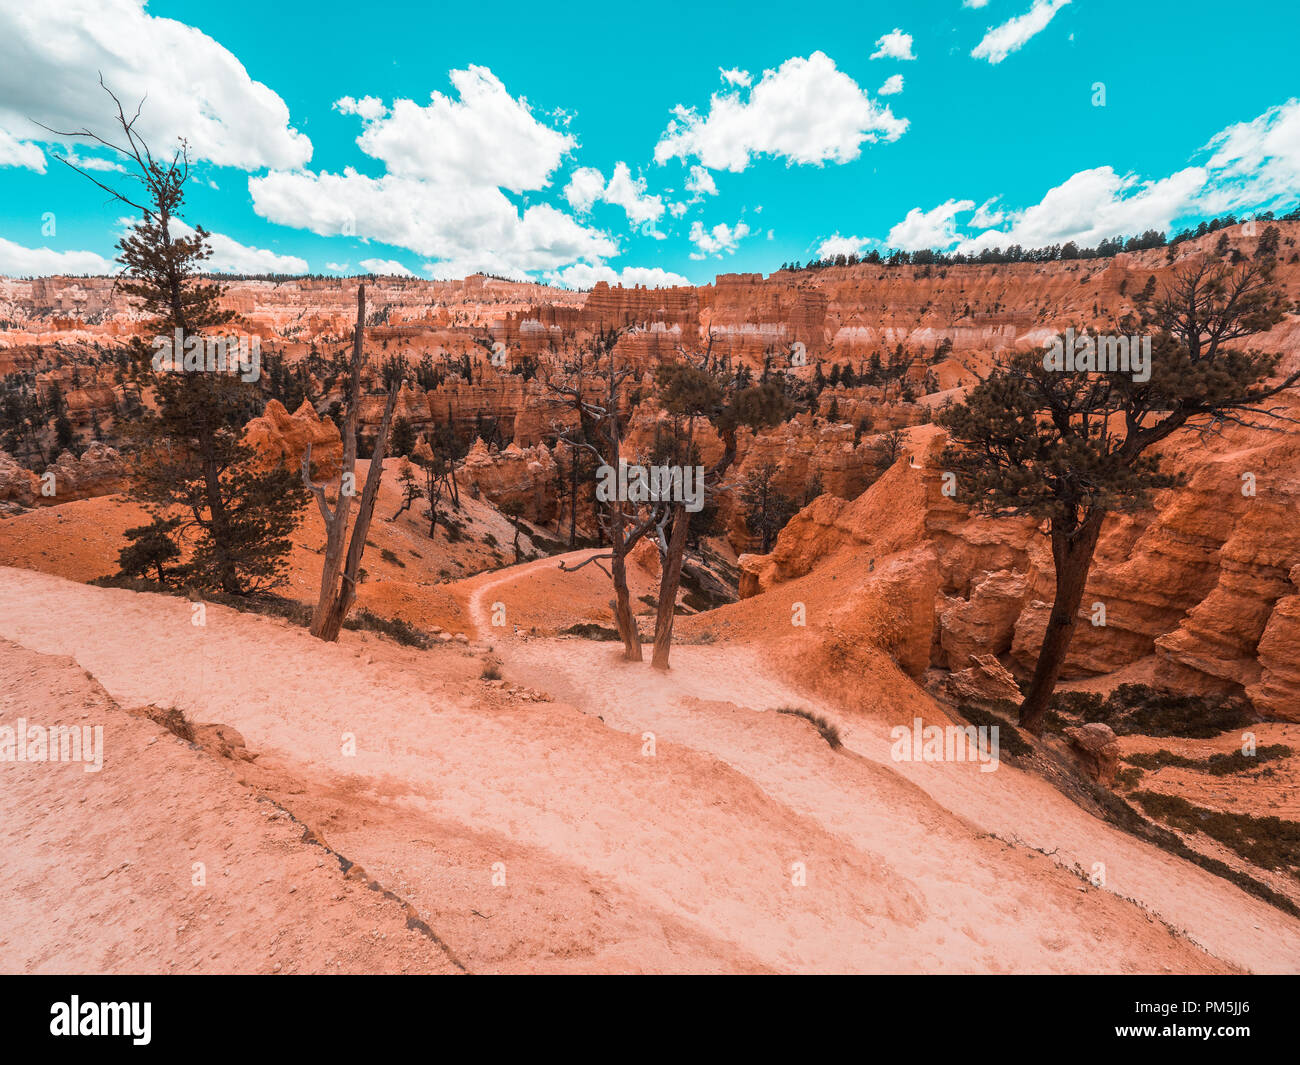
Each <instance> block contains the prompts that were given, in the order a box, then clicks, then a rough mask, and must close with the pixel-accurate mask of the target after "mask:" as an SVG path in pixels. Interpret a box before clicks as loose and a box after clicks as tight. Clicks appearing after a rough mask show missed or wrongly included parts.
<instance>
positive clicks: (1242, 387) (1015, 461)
mask: <svg viewBox="0 0 1300 1065" xmlns="http://www.w3.org/2000/svg"><path fill="white" fill-rule="evenodd" d="M1284 307H1285V300H1284V298H1283V296H1282V293H1281V292H1280V291H1279V289H1278V288H1276V287H1275V286H1274V284H1273V283H1272V275H1271V269H1270V266H1269V264H1268V263H1251V264H1249V265H1246V266H1244V267H1242V268H1239V269H1236V270H1234V269H1231V268H1229V267H1228V266H1226V265H1224V264H1222V263H1219V262H1217V261H1215V260H1213V259H1212V258H1210V259H1204V260H1202V261H1200V262H1198V263H1195V264H1193V265H1191V266H1189V267H1186V268H1184V269H1183V270H1181V271H1179V272H1178V273H1177V274H1176V275H1175V277H1174V279H1173V282H1172V284H1171V285H1170V286H1169V287H1168V288H1167V289H1166V290H1165V291H1164V292H1163V293H1162V295H1161V296H1160V298H1159V299H1157V300H1156V301H1154V302H1153V304H1152V305H1151V306H1149V307H1147V308H1145V309H1144V312H1143V317H1144V323H1145V325H1146V326H1147V328H1148V329H1149V330H1150V331H1151V333H1152V342H1151V365H1150V379H1149V380H1147V381H1136V380H1134V376H1135V375H1134V374H1133V373H1132V372H1131V371H1129V372H1126V371H1124V370H1122V369H1120V370H1116V371H1113V372H1112V371H1104V372H1085V371H1080V370H1074V371H1071V370H1057V369H1048V368H1046V367H1045V365H1044V356H1043V352H1042V351H1041V350H1040V351H1037V352H1023V353H1020V354H1018V355H1016V356H1015V357H1013V359H1012V360H1011V362H1010V363H1009V364H1008V365H1006V366H1005V367H1002V368H999V369H997V370H995V371H994V372H993V373H992V374H990V375H989V377H988V378H986V379H985V380H984V381H982V382H981V383H980V384H978V385H977V386H975V387H974V388H973V389H972V390H971V391H970V393H969V394H968V395H967V397H966V400H965V402H963V403H960V404H956V405H954V406H952V407H951V408H948V409H947V410H945V411H944V412H942V413H941V415H940V416H939V418H938V419H937V420H938V421H939V423H940V424H942V425H944V426H945V427H946V428H947V429H948V431H949V434H950V436H951V438H952V441H953V445H952V446H950V447H949V448H948V449H947V451H946V452H945V454H944V463H945V466H946V468H947V469H949V470H953V471H956V472H957V473H958V476H959V480H960V482H961V483H962V484H963V489H964V493H965V498H966V499H967V500H969V501H970V502H971V503H972V505H973V506H974V507H975V508H976V509H977V510H981V511H984V512H991V513H1002V514H1030V515H1033V516H1035V517H1039V518H1042V519H1045V520H1046V521H1047V522H1048V529H1049V535H1050V537H1051V542H1052V558H1053V562H1054V564H1055V570H1056V594H1055V598H1054V601H1053V604H1052V612H1051V616H1050V618H1049V620H1048V624H1047V630H1046V633H1045V635H1044V637H1043V644H1042V648H1041V649H1040V651H1039V654H1038V661H1037V665H1036V667H1035V670H1034V676H1033V680H1032V681H1031V683H1030V687H1029V689H1028V691H1027V692H1026V693H1025V699H1024V702H1023V703H1022V704H1021V708H1020V723H1021V725H1022V726H1023V727H1025V728H1026V729H1028V730H1030V731H1033V732H1036V731H1038V730H1039V729H1040V728H1041V727H1042V720H1043V715H1044V714H1045V713H1046V711H1047V707H1048V703H1049V701H1050V699H1051V696H1052V693H1053V691H1054V690H1055V686H1056V682H1057V681H1058V680H1059V678H1060V675H1061V672H1062V669H1063V668H1064V665H1065V657H1066V654H1067V652H1068V650H1069V646H1070V640H1071V637H1072V636H1073V633H1074V626H1075V623H1076V619H1077V615H1078V611H1079V606H1080V603H1081V602H1082V599H1083V594H1084V588H1085V585H1086V583H1087V579H1088V573H1089V570H1090V568H1091V565H1092V559H1093V554H1094V552H1095V550H1096V546H1097V540H1098V537H1099V536H1100V533H1101V528H1102V523H1103V522H1104V520H1105V518H1106V516H1107V514H1110V513H1112V512H1115V511H1124V510H1134V509H1137V508H1140V507H1144V506H1147V505H1148V504H1149V501H1150V498H1151V495H1152V493H1153V492H1155V491H1156V490H1158V489H1160V488H1165V487H1170V486H1172V485H1174V484H1175V483H1177V482H1176V478H1174V477H1173V476H1171V475H1169V474H1167V473H1164V472H1162V471H1161V469H1160V463H1159V460H1158V457H1157V456H1156V455H1154V454H1152V453H1151V450H1150V449H1151V448H1152V447H1153V446H1154V445H1156V444H1158V443H1159V442H1160V441H1162V440H1165V439H1167V438H1168V437H1170V436H1172V435H1173V434H1175V433H1177V432H1180V431H1183V430H1187V429H1196V430H1199V431H1201V432H1207V431H1208V432H1213V431H1215V430H1217V429H1219V428H1221V427H1222V425H1223V424H1224V423H1235V424H1244V425H1249V426H1252V427H1255V428H1262V429H1268V428H1275V427H1276V426H1275V419H1276V418H1278V417H1280V415H1279V414H1278V413H1277V412H1276V411H1275V410H1273V409H1270V408H1269V407H1268V406H1267V405H1265V404H1266V401H1267V400H1268V399H1269V398H1270V397H1272V396H1275V395H1277V394H1278V393H1279V392H1281V391H1282V390H1284V389H1288V388H1291V387H1293V386H1294V385H1295V383H1296V382H1297V381H1298V380H1300V370H1298V371H1296V372H1295V373H1292V374H1290V375H1288V376H1286V377H1284V378H1280V379H1279V378H1274V377H1273V376H1272V375H1273V374H1274V372H1275V371H1276V369H1277V365H1278V362H1279V359H1280V356H1279V355H1277V354H1272V353H1264V352H1259V351H1254V350H1249V351H1243V350H1240V349H1239V348H1238V347H1235V346H1234V342H1235V341H1238V340H1242V339H1244V338H1246V337H1250V336H1253V335H1255V334H1258V333H1260V332H1263V331H1265V330H1267V329H1269V328H1271V326H1273V325H1274V324H1276V323H1277V322H1278V321H1280V320H1281V318H1282V315H1283V309H1284Z"/></svg>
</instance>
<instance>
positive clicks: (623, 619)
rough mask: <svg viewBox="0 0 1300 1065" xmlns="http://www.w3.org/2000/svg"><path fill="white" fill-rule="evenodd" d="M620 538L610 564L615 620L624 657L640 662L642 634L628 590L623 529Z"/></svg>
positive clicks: (619, 534)
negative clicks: (621, 641) (637, 625)
mask: <svg viewBox="0 0 1300 1065" xmlns="http://www.w3.org/2000/svg"><path fill="white" fill-rule="evenodd" d="M618 539H619V543H618V544H617V545H615V548H614V557H613V559H612V560H611V561H610V565H609V571H610V573H611V574H612V575H613V578H614V620H615V622H616V623H617V624H618V634H619V636H620V637H622V640H623V657H624V658H625V659H627V660H628V661H629V662H640V661H642V656H641V634H640V633H639V632H638V631H637V627H636V616H635V615H634V614H633V613H632V597H631V594H630V593H629V592H628V590H627V563H626V559H627V556H626V554H625V553H624V550H623V547H622V539H623V530H622V529H619V531H618Z"/></svg>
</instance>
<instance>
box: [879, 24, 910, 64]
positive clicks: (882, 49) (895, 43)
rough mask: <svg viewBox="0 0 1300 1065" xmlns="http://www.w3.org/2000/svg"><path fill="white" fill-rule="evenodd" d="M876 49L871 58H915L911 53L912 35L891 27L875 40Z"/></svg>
mask: <svg viewBox="0 0 1300 1065" xmlns="http://www.w3.org/2000/svg"><path fill="white" fill-rule="evenodd" d="M876 48H877V51H875V52H873V53H872V55H871V58H872V59H915V58H916V56H914V55H913V54H912V35H911V34H910V33H904V32H903V31H902V30H900V29H892V30H890V31H889V32H888V33H886V34H885V35H884V36H883V37H881V38H880V40H878V41H877V42H876Z"/></svg>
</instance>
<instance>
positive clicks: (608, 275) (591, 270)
mask: <svg viewBox="0 0 1300 1065" xmlns="http://www.w3.org/2000/svg"><path fill="white" fill-rule="evenodd" d="M546 279H547V280H548V281H550V282H551V283H552V284H556V285H562V286H563V287H564V288H592V287H593V286H594V285H595V284H596V282H598V281H604V282H606V283H607V284H609V285H622V286H623V287H624V288H631V287H633V286H634V285H644V286H645V287H646V288H672V287H673V286H674V285H689V284H690V281H689V280H688V279H686V278H684V277H683V276H682V275H681V274H674V273H671V272H670V271H668V270H664V269H662V268H661V267H658V266H653V267H649V266H625V267H623V269H622V270H621V271H620V270H615V269H614V268H613V267H612V266H606V265H605V264H604V263H594V264H593V263H575V264H574V265H573V266H568V267H565V268H564V269H563V270H553V271H551V272H550V273H548V274H547V275H546Z"/></svg>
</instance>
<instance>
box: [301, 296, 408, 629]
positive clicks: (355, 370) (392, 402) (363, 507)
mask: <svg viewBox="0 0 1300 1065" xmlns="http://www.w3.org/2000/svg"><path fill="white" fill-rule="evenodd" d="M365 323H366V286H365V285H361V286H359V287H358V288H357V325H356V330H355V332H354V333H353V338H352V367H351V369H352V373H351V382H350V384H351V388H350V392H349V402H348V416H347V420H346V422H345V423H344V432H343V464H342V467H341V469H340V471H339V491H338V498H337V500H336V501H335V504H334V507H333V508H332V509H331V507H330V505H329V503H328V502H327V500H326V498H325V486H324V485H323V484H316V483H315V482H314V481H312V479H311V445H310V444H308V445H307V450H306V452H305V453H304V454H303V457H302V478H303V483H304V484H306V485H307V487H308V488H309V489H310V490H311V492H312V495H314V496H315V497H316V505H317V507H318V508H319V509H320V512H321V518H322V519H323V520H324V522H325V561H324V564H323V566H322V568H321V578H320V595H319V597H318V598H317V600H316V608H315V610H313V611H312V617H311V634H312V635H313V636H315V637H317V638H319V639H322V640H327V641H331V642H332V641H334V640H337V639H338V637H339V630H340V629H341V628H342V627H343V622H344V620H346V618H347V616H348V611H349V610H350V609H351V608H352V603H353V602H354V601H355V599H356V578H357V572H358V571H359V569H360V566H361V556H362V553H363V552H364V551H365V545H366V534H367V533H368V532H369V529H370V519H371V517H372V516H373V514H374V510H375V500H376V498H377V497H378V495H379V482H380V480H381V479H382V478H383V475H384V452H385V451H386V450H387V447H388V429H389V425H390V423H391V421H392V417H393V408H394V407H395V406H396V403H397V391H398V389H399V388H400V386H401V383H400V382H397V383H395V384H394V385H393V387H392V388H391V389H389V392H388V402H387V403H386V404H385V405H384V417H383V420H382V422H381V423H380V426H379V435H378V436H377V437H375V448H374V454H373V455H372V456H371V459H370V470H369V472H368V473H367V474H366V485H365V488H364V490H363V491H362V493H361V504H360V506H359V508H358V510H357V520H356V524H355V525H354V526H353V529H352V539H351V541H350V542H349V543H348V549H347V555H346V557H345V556H344V552H343V545H344V541H345V540H346V538H347V531H348V518H349V516H350V515H351V512H352V497H353V496H354V495H355V494H356V488H355V485H356V464H357V419H358V416H359V414H360V410H361V367H362V364H363V363H364V361H365V353H364V348H365Z"/></svg>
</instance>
